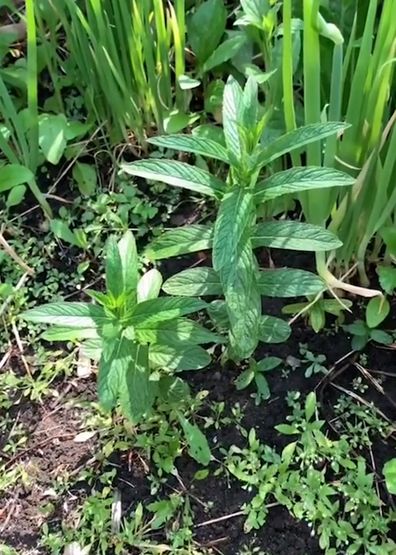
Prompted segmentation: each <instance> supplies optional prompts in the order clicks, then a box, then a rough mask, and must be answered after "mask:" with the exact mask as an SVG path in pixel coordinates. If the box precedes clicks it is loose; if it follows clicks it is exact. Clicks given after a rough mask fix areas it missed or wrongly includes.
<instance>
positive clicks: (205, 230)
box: [145, 224, 213, 260]
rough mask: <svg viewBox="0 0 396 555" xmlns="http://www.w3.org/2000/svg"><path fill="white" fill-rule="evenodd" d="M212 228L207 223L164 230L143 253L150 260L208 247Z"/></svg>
mask: <svg viewBox="0 0 396 555" xmlns="http://www.w3.org/2000/svg"><path fill="white" fill-rule="evenodd" d="M212 237H213V228H212V227H211V226H207V225H200V224H195V225H189V226H185V227H179V228H177V229H172V230H170V231H165V233H162V235H160V236H159V237H157V238H156V239H154V241H152V243H150V245H149V246H148V247H147V249H146V251H145V255H146V256H147V258H149V259H150V260H162V259H164V258H170V257H171V256H180V255H182V254H188V253H191V252H198V251H201V250H207V249H210V248H211V246H212Z"/></svg>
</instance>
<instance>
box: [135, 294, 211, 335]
mask: <svg viewBox="0 0 396 555" xmlns="http://www.w3.org/2000/svg"><path fill="white" fill-rule="evenodd" d="M206 307H207V304H206V303H205V302H204V301H201V300H200V299H187V298H180V297H160V298H159V299H150V300H148V301H143V302H142V303H139V304H138V305H136V307H135V308H134V310H133V313H132V315H131V317H130V323H131V324H132V325H133V326H137V327H139V328H148V327H150V326H152V325H153V324H155V323H156V322H163V321H165V320H173V319H175V318H179V317H180V316H185V315H186V314H191V313H193V312H198V311H199V310H203V309H204V308H206Z"/></svg>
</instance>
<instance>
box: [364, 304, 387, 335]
mask: <svg viewBox="0 0 396 555" xmlns="http://www.w3.org/2000/svg"><path fill="white" fill-rule="evenodd" d="M389 312H390V304H389V301H388V299H386V298H385V297H374V298H373V299H370V300H369V302H368V303H367V306H366V322H367V325H368V327H369V328H376V327H377V326H379V325H380V324H381V323H382V322H383V321H384V320H385V318H386V317H387V316H388V314H389Z"/></svg>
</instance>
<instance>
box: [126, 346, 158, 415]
mask: <svg viewBox="0 0 396 555" xmlns="http://www.w3.org/2000/svg"><path fill="white" fill-rule="evenodd" d="M127 343H128V345H129V348H131V354H130V356H128V367H127V371H126V372H125V373H122V376H121V384H120V386H121V387H120V405H121V409H122V411H123V413H124V414H125V415H126V416H127V417H129V418H130V419H131V420H132V421H133V422H138V421H139V420H140V419H141V418H142V417H143V416H144V415H145V414H147V412H149V411H150V409H151V407H152V405H153V403H154V399H155V396H156V393H157V391H158V382H155V381H152V380H150V369H149V348H148V346H147V345H138V344H135V343H132V342H131V341H128V342H127ZM132 346H133V347H132ZM132 349H133V351H132Z"/></svg>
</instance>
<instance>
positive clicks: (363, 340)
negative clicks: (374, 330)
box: [351, 333, 370, 351]
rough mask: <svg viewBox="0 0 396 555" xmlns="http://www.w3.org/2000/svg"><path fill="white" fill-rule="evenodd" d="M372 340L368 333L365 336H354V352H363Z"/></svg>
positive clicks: (352, 343) (352, 344)
mask: <svg viewBox="0 0 396 555" xmlns="http://www.w3.org/2000/svg"><path fill="white" fill-rule="evenodd" d="M369 340H370V336H369V334H368V333H366V334H365V335H354V336H353V337H352V341H351V346H352V349H353V350H354V351H362V350H363V349H364V348H365V346H366V345H367V343H368V341H369Z"/></svg>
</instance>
